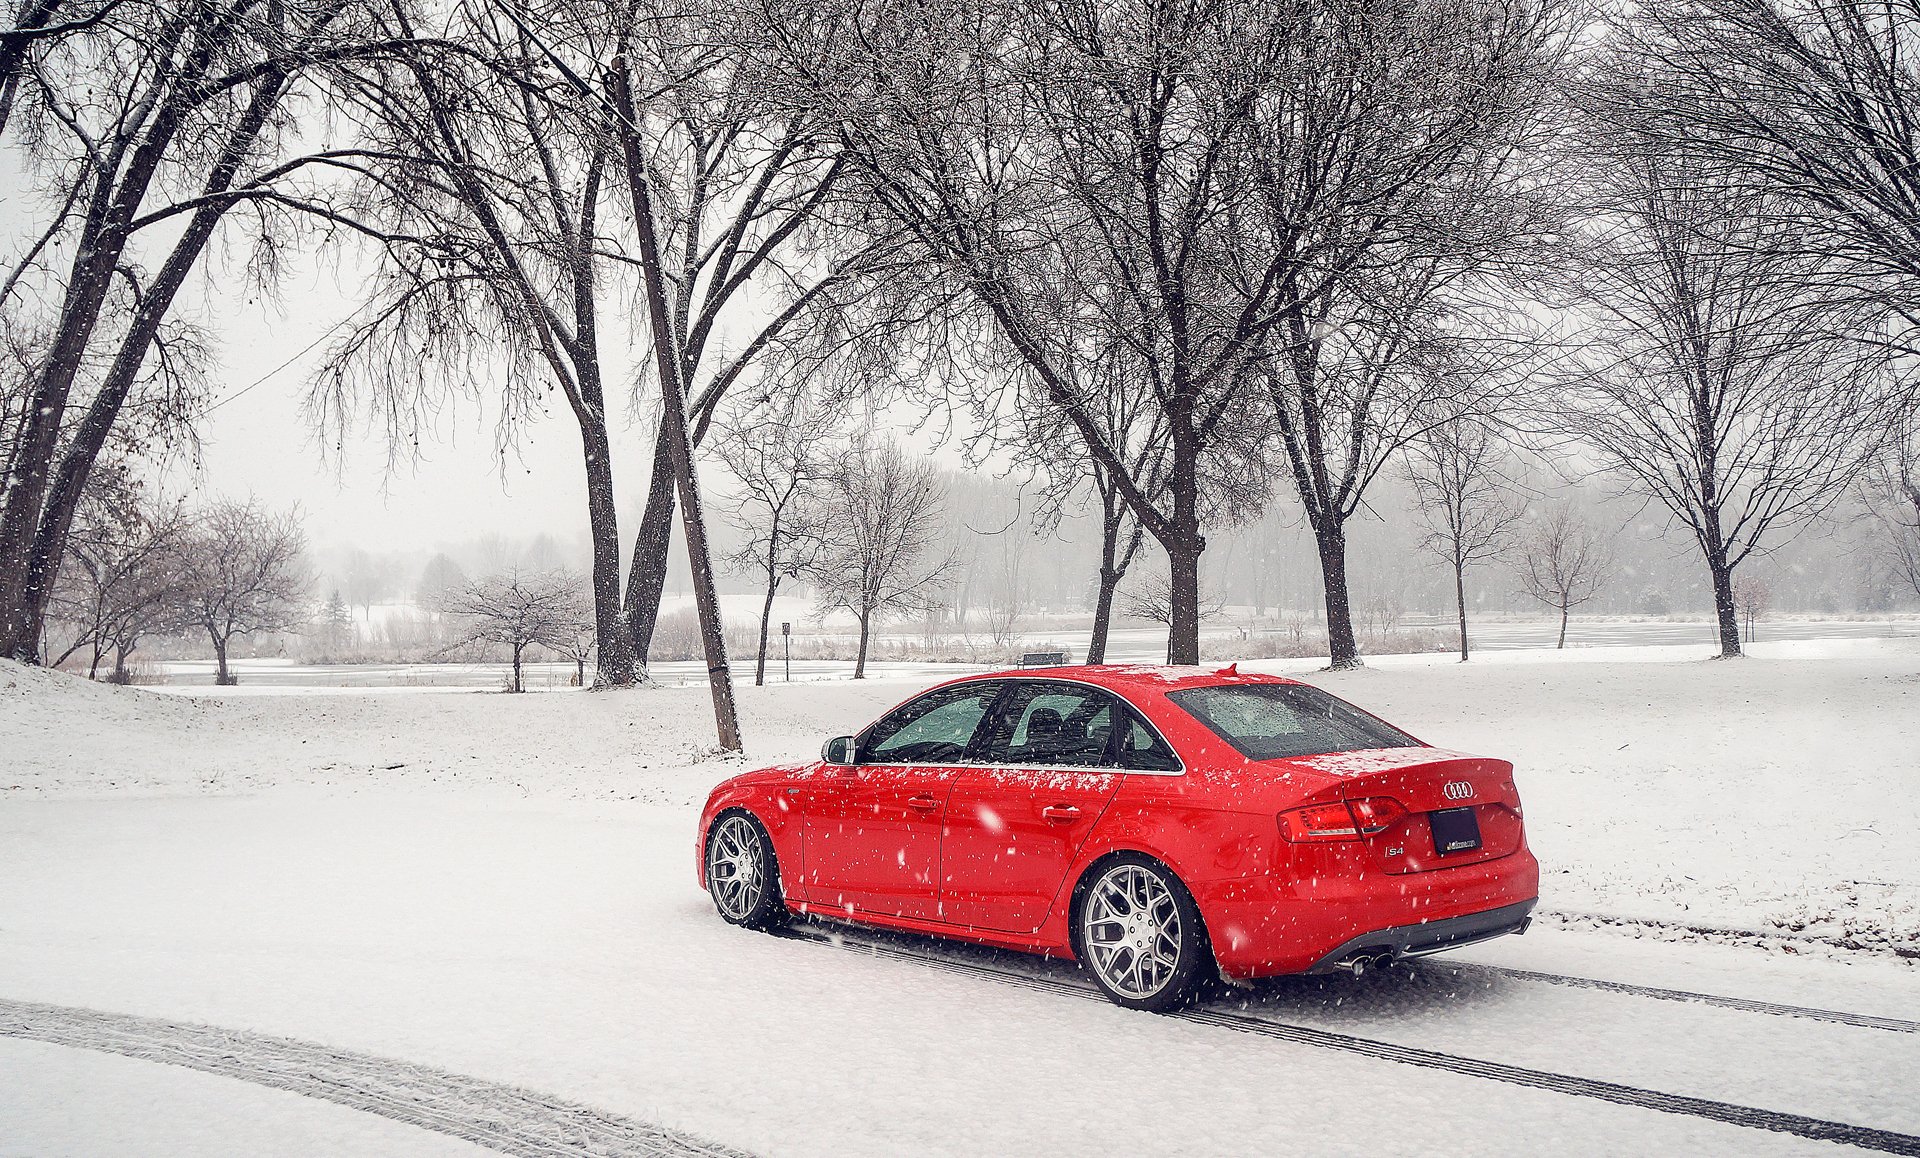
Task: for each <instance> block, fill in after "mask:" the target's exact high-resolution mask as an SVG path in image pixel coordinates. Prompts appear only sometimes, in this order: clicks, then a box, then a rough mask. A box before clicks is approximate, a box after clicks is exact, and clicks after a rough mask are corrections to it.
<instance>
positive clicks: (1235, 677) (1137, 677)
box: [955, 663, 1300, 693]
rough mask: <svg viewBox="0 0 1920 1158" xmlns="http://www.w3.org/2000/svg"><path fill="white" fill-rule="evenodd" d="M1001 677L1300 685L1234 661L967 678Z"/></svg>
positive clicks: (1147, 687) (1123, 687)
mask: <svg viewBox="0 0 1920 1158" xmlns="http://www.w3.org/2000/svg"><path fill="white" fill-rule="evenodd" d="M999 679H1057V680H1074V681H1076V682H1078V683H1087V684H1095V685H1098V686H1100V687H1104V688H1109V689H1111V690H1113V691H1127V690H1138V691H1156V692H1162V693H1164V692H1175V691H1179V690H1180V689H1182V688H1198V687H1214V686H1217V685H1220V684H1228V683H1245V684H1297V683H1299V682H1300V681H1298V680H1291V679H1288V678H1286V677H1285V676H1275V675H1260V674H1258V673H1255V672H1243V671H1240V670H1238V668H1237V667H1236V666H1235V665H1233V664H1228V665H1227V666H1226V667H1221V668H1211V667H1182V666H1174V665H1169V664H1147V663H1128V664H1080V665H1065V666H1061V667H1021V668H1009V669H1007V670H1005V671H995V672H982V673H980V674H979V675H971V676H967V677H965V680H964V681H955V682H971V681H973V680H999Z"/></svg>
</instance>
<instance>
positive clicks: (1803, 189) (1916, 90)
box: [1610, 0, 1920, 353]
mask: <svg viewBox="0 0 1920 1158" xmlns="http://www.w3.org/2000/svg"><path fill="white" fill-rule="evenodd" d="M1917 33H1920V10H1916V9H1915V7H1914V6H1913V5H1912V4H1911V3H1905V2H1899V3H1878V2H1876V0H1704V2H1701V3H1694V2H1690V0H1684V2H1683V0H1657V2H1655V3H1649V4H1641V5H1636V6H1635V8H1634V10H1633V14H1632V16H1631V17H1630V18H1623V19H1622V20H1621V21H1620V22H1619V24H1618V26H1617V27H1616V28H1615V29H1614V30H1613V34H1612V36H1611V38H1610V39H1612V40H1613V41H1614V42H1616V43H1618V44H1620V45H1621V46H1622V47H1623V48H1624V50H1625V51H1626V54H1627V57H1628V59H1629V61H1630V62H1631V67H1632V68H1633V70H1634V71H1635V72H1636V73H1637V74H1639V75H1640V76H1642V77H1644V78H1645V84H1644V86H1643V87H1642V89H1641V91H1639V92H1638V93H1636V94H1635V100H1634V102H1633V105H1632V109H1633V113H1634V117H1633V120H1634V121H1635V123H1636V124H1638V125H1639V126H1640V127H1641V128H1642V129H1643V130H1644V131H1645V132H1647V133H1648V134H1649V135H1651V136H1654V137H1656V138H1657V139H1659V140H1660V141H1661V142H1663V143H1664V144H1665V145H1666V146H1667V147H1669V148H1670V149H1672V150H1674V151H1676V152H1683V153H1685V154H1687V155H1689V156H1693V157H1697V158H1699V159H1700V160H1701V162H1702V163H1703V164H1704V165H1705V166H1706V167H1708V168H1710V169H1712V170H1714V171H1716V172H1718V173H1722V174H1725V175H1726V177H1727V179H1728V180H1729V181H1732V182H1735V183H1738V184H1740V185H1742V186H1744V187H1746V188H1748V189H1750V190H1753V191H1754V192H1757V193H1765V194H1769V195H1771V200H1769V201H1767V202H1766V203H1765V204H1766V207H1767V211H1768V213H1769V214H1770V215H1772V216H1773V217H1774V218H1776V220H1777V221H1778V223H1779V224H1780V226H1781V227H1782V229H1783V231H1784V232H1787V233H1789V234H1790V235H1791V241H1792V244H1793V245H1795V246H1796V247H1798V248H1799V249H1801V250H1802V251H1803V252H1805V253H1806V254H1808V255H1810V256H1817V257H1819V258H1821V259H1823V260H1826V261H1828V262H1830V263H1831V266H1830V275H1831V276H1829V278H1828V279H1826V280H1827V285H1826V292H1827V293H1828V294H1829V295H1831V296H1842V295H1846V296H1853V297H1856V298H1858V299H1860V300H1861V301H1862V302H1863V303H1864V304H1865V305H1867V306H1868V307H1870V308H1873V309H1881V310H1889V311H1891V314H1892V317H1893V323H1892V324H1891V325H1889V326H1887V327H1886V328H1885V329H1883V330H1882V331H1881V332H1880V334H1879V336H1880V337H1881V338H1882V339H1883V340H1886V341H1887V342H1889V344H1891V345H1892V346H1893V347H1894V348H1896V349H1898V350H1900V351H1902V352H1908V353H1910V352H1912V351H1913V350H1914V349H1915V344H1914V342H1913V338H1912V330H1913V328H1914V327H1915V326H1920V170H1917V169H1916V168H1915V166H1914V165H1913V163H1912V161H1911V158H1913V157H1914V156H1916V155H1920V115H1917V114H1920V68H1916V65H1915V62H1914V59H1913V55H1912V53H1911V52H1910V51H1909V46H1910V45H1911V43H1912V41H1913V38H1914V36H1915V35H1916V34H1917Z"/></svg>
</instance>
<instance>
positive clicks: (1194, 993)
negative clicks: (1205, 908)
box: [1071, 852, 1217, 1013]
mask: <svg viewBox="0 0 1920 1158" xmlns="http://www.w3.org/2000/svg"><path fill="white" fill-rule="evenodd" d="M1142 902H1144V904H1143V903H1142ZM1129 906H1130V908H1129ZM1120 909H1128V910H1129V911H1128V912H1125V913H1120V914H1119V915H1115V914H1116V910H1120ZM1133 915H1138V916H1139V919H1138V920H1134V919H1132V916H1133ZM1071 920H1072V923H1073V924H1072V932H1073V951H1074V954H1075V956H1077V957H1078V958H1079V959H1080V967H1081V968H1082V969H1084V970H1086V972H1087V975H1088V976H1090V977H1092V978H1093V983H1094V984H1095V985H1098V986H1099V987H1100V991H1101V992H1102V993H1105V994H1106V995H1107V998H1108V1000H1110V1001H1112V1002H1113V1003H1114V1004H1115V1005H1119V1006H1123V1007H1125V1008H1127V1009H1141V1010H1146V1011H1147V1012H1149V1013H1168V1012H1171V1011H1172V1010H1176V1009H1181V1008H1183V1007H1185V1006H1187V1005H1189V1004H1191V1003H1192V1002H1193V1001H1194V1000H1195V999H1196V998H1198V997H1199V996H1200V994H1201V992H1202V990H1203V988H1204V987H1205V984H1206V982H1207V980H1208V978H1210V977H1211V976H1212V975H1213V974H1214V972H1215V971H1216V970H1217V966H1216V965H1215V964H1214V960H1213V945H1212V942H1211V941H1209V940H1208V938H1207V927H1206V924H1205V922H1204V921H1202V920H1201V918H1200V906H1199V905H1197V904H1195V903H1194V900H1193V894H1192V893H1190V892H1188V891H1187V886H1186V885H1184V884H1182V883H1181V882H1180V878H1179V877H1177V876H1175V875H1174V873H1173V870H1172V869H1170V868H1168V867H1167V866H1166V865H1164V864H1162V863H1160V862H1159V861H1157V860H1154V859H1153V858H1152V857H1149V856H1143V855H1141V854H1139V853H1131V852H1129V853H1118V854H1116V855H1114V856H1111V857H1108V858H1106V859H1104V860H1102V861H1100V862H1099V863H1097V864H1095V865H1093V866H1092V867H1091V868H1089V869H1088V870H1087V871H1086V873H1085V875H1083V876H1082V877H1081V878H1080V883H1079V885H1078V886H1077V887H1076V888H1075V890H1074V899H1073V910H1072V913H1071ZM1096 930H1098V931H1099V933H1098V935H1097V936H1096ZM1101 942H1105V943H1106V944H1105V946H1103V945H1102V944H1101ZM1143 950H1151V952H1144V951H1143ZM1169 952H1172V954H1173V957H1172V961H1171V963H1167V961H1166V958H1167V955H1168V953H1169Z"/></svg>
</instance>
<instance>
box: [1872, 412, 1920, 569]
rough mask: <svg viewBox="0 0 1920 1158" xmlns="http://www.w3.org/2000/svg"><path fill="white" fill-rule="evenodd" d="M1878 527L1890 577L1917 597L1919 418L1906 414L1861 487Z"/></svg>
mask: <svg viewBox="0 0 1920 1158" xmlns="http://www.w3.org/2000/svg"><path fill="white" fill-rule="evenodd" d="M1861 490H1862V493H1863V497H1864V498H1865V500H1866V506H1867V510H1868V512H1869V514H1870V515H1871V516H1872V517H1873V518H1874V520H1875V521H1876V522H1878V523H1879V524H1880V527H1881V531H1882V534H1881V546H1880V554H1881V556H1882V558H1883V559H1884V561H1885V565H1886V567H1887V569H1888V570H1889V571H1890V572H1891V573H1892V575H1893V578H1894V580H1895V581H1896V582H1898V583H1899V584H1900V585H1901V586H1902V587H1904V588H1906V589H1907V590H1909V591H1912V592H1913V593H1914V595H1915V596H1920V420H1916V419H1915V418H1913V417H1909V418H1908V419H1907V420H1906V422H1905V423H1904V424H1903V425H1902V427H1901V429H1900V431H1899V433H1898V434H1897V435H1896V436H1895V437H1894V438H1892V439H1890V440H1889V442H1888V445H1887V448H1886V450H1885V451H1884V452H1883V453H1882V455H1881V457H1880V458H1879V459H1878V460H1876V461H1875V462H1874V464H1873V467H1872V469H1871V470H1870V471H1869V472H1868V474H1867V476H1866V479H1865V481H1864V483H1863V485H1862V487H1861Z"/></svg>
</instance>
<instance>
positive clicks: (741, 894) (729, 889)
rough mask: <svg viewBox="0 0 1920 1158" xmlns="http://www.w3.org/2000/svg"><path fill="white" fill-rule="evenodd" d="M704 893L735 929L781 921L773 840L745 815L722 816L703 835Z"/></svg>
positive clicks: (769, 925) (781, 903)
mask: <svg viewBox="0 0 1920 1158" xmlns="http://www.w3.org/2000/svg"><path fill="white" fill-rule="evenodd" d="M707 892H708V893H709V894H711V895H712V897H713V907H714V908H716V909H718V910H720V915H721V916H722V917H723V918H725V919H726V920H728V921H731V922H732V923H734V924H736V925H744V926H746V927H747V928H750V929H767V928H772V927H773V926H775V925H778V924H781V923H783V922H784V921H785V920H786V918H787V904H786V901H785V900H784V899H783V898H782V896H781V894H780V865H779V862H778V861H776V860H775V859H774V855H773V841H772V840H771V839H770V838H769V837H768V836H767V830H766V829H765V828H762V827H761V826H760V822H759V821H758V820H755V819H754V818H753V817H752V816H751V815H749V814H747V813H745V812H727V813H722V814H721V816H720V818H719V819H718V820H716V821H714V822H713V827H712V828H711V829H709V830H708V831H707Z"/></svg>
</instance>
